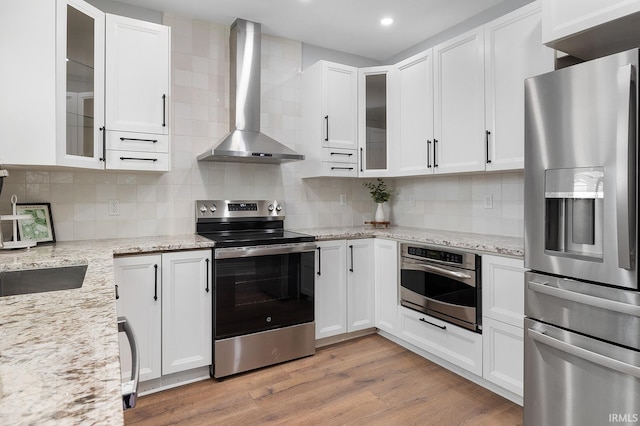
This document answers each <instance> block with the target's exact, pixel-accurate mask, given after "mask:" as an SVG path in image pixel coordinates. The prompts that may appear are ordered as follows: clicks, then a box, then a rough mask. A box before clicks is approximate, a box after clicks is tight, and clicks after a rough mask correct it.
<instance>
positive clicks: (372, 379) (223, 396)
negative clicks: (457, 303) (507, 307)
mask: <svg viewBox="0 0 640 426" xmlns="http://www.w3.org/2000/svg"><path fill="white" fill-rule="evenodd" d="M125 424H127V425H137V426H143V425H154V426H156V425H170V424H180V425H194V426H198V425H218V424H220V425H258V424H259V425H262V424H265V425H269V424H278V425H300V424H302V425H314V426H315V425H325V424H326V425H342V424H354V425H359V424H362V425H385V426H386V425H405V424H420V425H431V424H433V425H505V426H506V425H521V424H522V407H520V406H518V405H516V404H514V403H512V402H510V401H508V400H506V399H504V398H502V397H500V396H498V395H496V394H494V393H492V392H490V391H488V390H486V389H484V388H482V387H481V386H478V385H476V384H475V383H472V382H470V381H468V380H466V379H464V378H462V377H460V376H458V375H457V374H454V373H452V372H450V371H448V370H446V369H444V368H442V367H440V366H438V365H436V364H434V363H432V362H430V361H428V360H426V359H424V358H422V357H420V356H419V355H416V354H414V353H412V352H410V351H408V350H406V349H404V348H403V347H401V346H399V345H397V344H395V343H393V342H391V341H389V340H387V339H385V338H383V337H381V336H378V335H370V336H365V337H361V338H359V339H354V340H350V341H346V342H341V343H338V344H335V345H332V346H326V347H323V348H320V349H318V351H317V352H316V354H315V355H314V356H311V357H307V358H302V359H299V360H295V361H291V362H287V363H283V364H279V365H276V366H271V367H267V368H263V369H260V370H256V371H252V372H248V373H243V374H238V375H235V376H232V377H229V378H226V379H225V380H223V381H220V382H219V381H216V380H205V381H202V382H198V383H193V384H190V385H186V386H182V387H179V388H175V389H171V390H167V391H163V392H158V393H156V394H152V395H148V396H144V397H140V398H139V400H138V405H137V407H136V408H135V409H133V410H128V411H125Z"/></svg>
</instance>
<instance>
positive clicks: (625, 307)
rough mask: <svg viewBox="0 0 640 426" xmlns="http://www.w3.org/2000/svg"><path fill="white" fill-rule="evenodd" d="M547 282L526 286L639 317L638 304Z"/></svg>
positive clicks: (538, 291) (530, 283)
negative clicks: (559, 286)
mask: <svg viewBox="0 0 640 426" xmlns="http://www.w3.org/2000/svg"><path fill="white" fill-rule="evenodd" d="M547 284H548V283H546V282H545V283H537V282H535V281H529V282H528V287H529V290H531V291H534V292H537V293H542V294H546V295H548V296H552V297H557V298H558V299H563V300H568V301H570V302H576V303H581V304H583V305H589V306H593V307H594V308H599V309H605V310H609V311H614V312H619V313H623V314H627V315H631V316H635V317H640V306H637V305H633V304H629V303H623V302H618V301H616V300H610V299H603V298H601V297H596V296H591V295H589V294H584V293H577V292H575V291H571V290H565V289H561V288H557V287H553V286H550V285H547Z"/></svg>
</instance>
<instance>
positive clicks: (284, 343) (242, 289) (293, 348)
mask: <svg viewBox="0 0 640 426" xmlns="http://www.w3.org/2000/svg"><path fill="white" fill-rule="evenodd" d="M197 203H198V204H197V213H196V214H197V217H198V219H197V221H196V227H197V231H198V233H199V234H200V235H203V236H206V237H207V238H210V239H213V240H214V241H215V242H216V246H215V248H214V263H213V281H214V291H213V297H214V301H213V305H214V313H213V319H212V320H213V330H214V331H213V333H214V336H213V338H214V348H213V351H214V365H213V366H212V372H211V373H212V376H213V377H216V378H221V377H224V376H228V375H231V374H235V373H239V372H243V371H247V370H251V369H255V368H259V367H263V366H266V365H271V364H275V363H279V362H283V361H288V360H291V359H294V358H299V357H302V356H307V355H311V354H313V353H314V352H315V323H314V282H315V274H314V266H315V252H316V244H315V242H314V240H315V238H314V237H313V236H311V235H305V234H300V233H295V232H290V231H286V230H284V228H283V226H284V210H283V206H282V204H280V203H278V202H277V201H228V200H213V201H198V202H197ZM203 207H204V208H203Z"/></svg>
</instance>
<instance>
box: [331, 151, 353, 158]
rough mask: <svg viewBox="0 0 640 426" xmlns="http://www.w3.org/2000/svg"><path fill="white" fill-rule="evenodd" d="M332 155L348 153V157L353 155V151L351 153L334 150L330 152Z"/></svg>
mask: <svg viewBox="0 0 640 426" xmlns="http://www.w3.org/2000/svg"><path fill="white" fill-rule="evenodd" d="M330 155H346V156H348V157H351V156H352V155H353V153H350V152H332V153H330Z"/></svg>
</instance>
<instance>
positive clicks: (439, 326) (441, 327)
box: [420, 318, 447, 330]
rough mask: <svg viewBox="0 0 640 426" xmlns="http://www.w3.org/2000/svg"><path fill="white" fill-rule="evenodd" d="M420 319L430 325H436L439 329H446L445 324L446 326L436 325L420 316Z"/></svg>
mask: <svg viewBox="0 0 640 426" xmlns="http://www.w3.org/2000/svg"><path fill="white" fill-rule="evenodd" d="M420 321H422V322H426V323H427V324H429V325H432V326H434V327H438V328H439V329H441V330H446V329H447V326H446V325H438V324H435V323H432V322H430V321H427V320H426V319H424V318H420Z"/></svg>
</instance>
